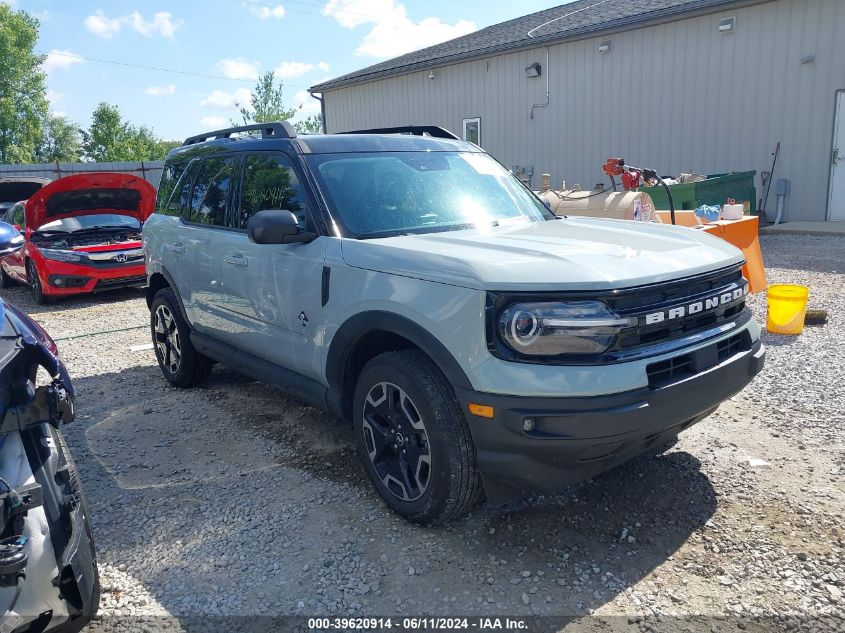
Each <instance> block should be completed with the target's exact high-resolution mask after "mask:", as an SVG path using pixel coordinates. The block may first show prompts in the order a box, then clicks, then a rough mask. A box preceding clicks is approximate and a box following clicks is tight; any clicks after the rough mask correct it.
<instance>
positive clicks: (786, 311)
mask: <svg viewBox="0 0 845 633" xmlns="http://www.w3.org/2000/svg"><path fill="white" fill-rule="evenodd" d="M809 297H810V289H809V288H807V287H806V286H797V285H792V284H779V285H774V286H769V290H768V291H767V293H766V299H767V301H768V304H769V310H768V316H767V318H766V329H767V330H768V331H769V332H771V333H772V334H801V332H802V331H803V330H804V315H806V313H807V299H808V298H809Z"/></svg>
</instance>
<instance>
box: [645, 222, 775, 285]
mask: <svg viewBox="0 0 845 633" xmlns="http://www.w3.org/2000/svg"><path fill="white" fill-rule="evenodd" d="M657 217H658V218H659V219H660V221H661V222H665V223H668V222H670V221H671V220H670V217H669V212H668V211H658V212H657ZM675 222H676V223H677V224H678V225H680V226H690V227H694V228H697V229H700V230H702V231H707V232H708V233H712V234H713V235H715V236H716V237H721V238H722V239H723V240H725V241H726V242H730V243H731V244H733V245H734V246H736V247H737V248H738V249H740V250H741V251H742V254H743V255H745V266H743V267H742V274H743V276H744V277H745V278H746V279H747V280H748V286H749V289H750V290H751V292H753V293H757V292H762V291H763V290H765V289H766V287H767V286H768V282H767V281H766V270H765V268H764V266H763V253H762V251H761V250H760V239H759V236H758V231H759V224H760V218H758V217H757V216H753V215H746V216H743V217H742V219H740V220H717V221H716V222H710V223H709V224H702V223H701V220H700V219H699V218H698V216H696V215H695V212H694V211H676V212H675Z"/></svg>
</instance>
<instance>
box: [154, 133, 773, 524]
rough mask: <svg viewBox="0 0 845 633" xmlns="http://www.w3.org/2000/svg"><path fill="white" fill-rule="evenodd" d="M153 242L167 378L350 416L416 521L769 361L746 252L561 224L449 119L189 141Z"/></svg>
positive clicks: (650, 437)
mask: <svg viewBox="0 0 845 633" xmlns="http://www.w3.org/2000/svg"><path fill="white" fill-rule="evenodd" d="M143 239H144V246H145V252H146V257H147V276H148V280H149V291H148V302H149V306H150V311H151V321H150V325H151V331H152V338H153V343H154V347H155V352H156V356H157V358H158V362H159V365H160V366H161V371H162V373H163V374H164V377H165V378H166V379H167V380H168V381H169V382H170V383H171V384H173V385H176V386H180V387H189V386H191V385H193V384H195V383H197V382H199V381H201V380H202V379H203V378H205V377H206V376H207V375H208V373H209V371H210V369H211V366H212V363H214V362H220V363H223V364H225V365H227V366H228V367H231V368H232V369H235V370H237V371H239V372H243V373H245V374H248V375H250V376H253V377H255V378H257V379H260V380H262V381H266V382H268V383H272V384H275V385H279V386H281V387H282V388H284V389H285V390H287V391H288V392H289V393H291V394H292V395H295V396H296V397H298V398H301V399H302V400H304V401H306V402H308V403H311V404H313V405H316V406H319V407H322V408H324V409H327V410H328V411H330V412H332V413H333V414H335V415H336V416H338V417H340V418H342V419H345V420H348V421H350V422H351V423H352V425H353V427H354V434H355V438H356V442H357V445H358V449H359V453H360V456H361V459H362V460H363V462H364V464H365V465H366V468H367V471H368V472H369V475H370V477H371V478H372V480H373V483H374V485H375V487H376V489H377V490H378V492H379V494H380V495H381V496H382V497H383V498H384V500H385V502H386V503H387V504H388V505H389V506H390V507H391V508H393V509H394V510H395V511H396V512H398V513H399V514H401V515H402V516H404V517H406V518H407V519H409V520H411V521H414V522H419V523H437V522H443V521H448V520H450V519H454V518H456V517H458V516H460V515H462V514H463V513H465V512H467V511H468V510H469V509H470V508H471V507H472V506H473V505H474V504H476V503H478V502H479V501H481V500H482V499H483V498H484V497H485V496H486V498H487V499H488V500H490V501H492V502H495V503H500V502H504V501H509V500H513V499H515V498H518V497H519V496H521V495H523V494H524V493H525V492H528V491H536V490H555V489H559V488H561V487H563V486H565V485H567V484H569V483H572V482H575V481H578V480H582V479H586V478H588V477H591V476H593V475H596V474H598V473H600V472H602V471H604V470H607V469H608V468H611V467H613V466H615V465H617V464H620V463H622V462H624V461H626V460H629V459H631V458H632V457H634V456H637V455H639V454H642V453H645V452H650V451H655V450H657V449H658V448H659V447H661V446H664V445H666V443H667V442H671V441H673V440H674V439H675V438H676V437H677V434H678V433H679V432H680V431H682V430H684V429H686V428H688V427H690V426H691V425H692V424H694V423H696V422H698V421H699V420H701V419H703V418H705V417H706V416H707V415H709V414H710V413H712V412H713V411H714V410H715V409H716V407H718V405H719V404H720V403H721V402H722V401H723V400H725V399H726V398H729V397H730V396H732V395H733V394H735V393H737V392H738V391H739V390H741V389H742V388H743V387H744V386H745V385H746V384H747V383H748V382H749V381H750V380H751V379H752V378H753V377H754V375H755V374H756V373H757V372H758V371H759V370H760V368H761V366H762V363H763V355H764V351H763V348H762V346H761V344H760V331H759V328H758V326H757V323H756V322H755V320H754V319H753V318H752V315H751V313H750V311H749V309H748V308H747V307H746V305H745V299H746V294H747V291H748V286H747V284H746V282H745V280H744V279H743V277H742V272H741V267H742V264H743V258H742V254H741V253H740V251H738V250H737V249H735V248H734V247H732V246H730V245H729V244H728V243H727V242H724V241H722V240H719V239H717V238H715V237H712V236H710V235H706V234H703V233H701V232H696V231H694V230H692V229H687V228H682V227H674V226H664V225H657V224H644V223H634V222H625V221H617V220H604V219H589V218H574V217H572V218H557V217H555V216H554V215H552V214H551V213H550V212H549V210H548V209H547V208H546V207H545V206H544V205H543V203H542V202H540V201H539V200H538V198H537V197H536V196H534V194H532V193H531V191H529V190H528V189H526V188H525V187H524V186H523V184H522V183H521V182H520V181H519V180H518V179H517V178H515V177H514V176H513V175H512V174H511V173H509V172H508V171H507V170H506V169H504V168H503V167H502V166H501V165H500V164H499V163H497V162H496V161H495V160H494V159H492V158H491V157H490V156H489V155H487V154H486V153H484V152H483V151H482V150H481V149H479V148H478V147H477V146H475V145H473V144H471V143H467V142H463V141H460V140H458V139H457V138H455V137H454V136H453V135H452V134H450V133H449V132H446V131H445V130H442V129H440V128H434V127H413V128H401V129H398V128H395V129H389V130H367V131H365V132H358V133H350V134H333V135H314V136H297V135H296V134H295V133H294V131H293V130H292V129H291V127H290V126H289V125H288V124H287V123H271V124H261V125H255V126H246V127H242V128H233V129H228V130H220V131H215V132H210V133H208V134H203V135H200V136H196V137H192V138H189V139H187V140H186V141H185V143H184V144H183V145H182V146H181V147H179V148H177V149H175V150H173V151H172V152H171V153H170V154H169V155H168V157H167V160H166V163H165V167H164V174H163V178H162V182H161V188H160V190H159V195H158V201H157V209H156V213H155V214H154V215H153V216H152V217H151V218H150V219H149V220H148V221H147V222H146V224H145V225H144V229H143Z"/></svg>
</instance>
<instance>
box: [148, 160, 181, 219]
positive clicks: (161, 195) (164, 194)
mask: <svg viewBox="0 0 845 633" xmlns="http://www.w3.org/2000/svg"><path fill="white" fill-rule="evenodd" d="M186 166H187V163H169V164H167V165H165V166H164V169H163V170H162V172H161V183H160V184H159V186H158V197H157V198H156V213H163V214H165V215H179V207H178V205H176V208H175V210H174V209H173V207H172V206H171V205H169V204H168V203H169V202H170V197H171V196H172V195H173V191H174V190H175V189H176V185H177V184H178V182H179V177H180V176H181V175H182V172H184V171H185V167H186Z"/></svg>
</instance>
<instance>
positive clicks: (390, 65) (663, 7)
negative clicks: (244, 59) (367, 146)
mask: <svg viewBox="0 0 845 633" xmlns="http://www.w3.org/2000/svg"><path fill="white" fill-rule="evenodd" d="M738 1H739V0H576V1H575V2H570V3H569V4H564V5H560V6H557V7H554V8H552V9H546V10H544V11H538V12H537V13H532V14H530V15H526V16H523V17H520V18H516V19H513V20H508V21H507V22H502V23H500V24H494V25H493V26H488V27H487V28H483V29H481V30H479V31H475V32H473V33H470V34H469V35H464V36H463V37H458V38H455V39H453V40H449V41H448V42H443V43H441V44H435V45H434V46H429V47H428V48H423V49H421V50H418V51H414V52H412V53H407V54H405V55H402V56H400V57H395V58H393V59H389V60H387V61H384V62H380V63H378V64H374V65H372V66H368V67H367V68H363V69H361V70H357V71H355V72H352V73H349V74H347V75H343V76H341V77H337V78H335V79H330V80H329V81H325V82H323V83H320V84H317V85H316V86H312V87H311V88H309V91H310V92H324V91H327V90H331V89H334V88H340V87H342V86H348V85H352V84H356V83H362V82H365V81H371V80H373V79H379V78H382V77H385V76H390V75H398V74H403V73H406V72H411V71H414V70H419V69H421V68H427V67H430V66H434V65H439V64H444V63H449V62H453V61H458V60H463V59H469V58H473V57H479V56H482V55H486V54H490V53H497V52H501V51H506V50H510V49H514V48H522V47H525V46H531V45H534V44H537V45H542V44H545V43H548V42H550V41H556V40H562V39H566V38H570V37H575V36H579V35H585V34H589V33H595V32H599V31H604V30H608V29H614V28H620V27H627V26H631V25H634V24H637V23H640V22H647V21H650V20H654V19H660V18H664V19H665V18H671V17H680V16H682V15H683V14H685V13H689V12H692V11H698V10H702V9H708V8H715V7H719V6H722V5H726V4H734V3H736V2H738Z"/></svg>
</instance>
